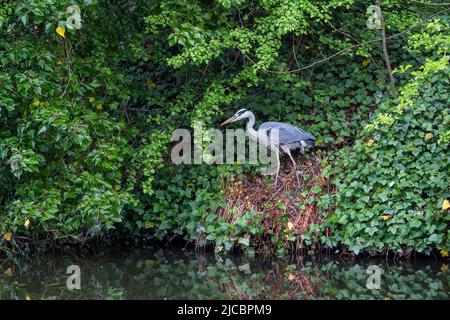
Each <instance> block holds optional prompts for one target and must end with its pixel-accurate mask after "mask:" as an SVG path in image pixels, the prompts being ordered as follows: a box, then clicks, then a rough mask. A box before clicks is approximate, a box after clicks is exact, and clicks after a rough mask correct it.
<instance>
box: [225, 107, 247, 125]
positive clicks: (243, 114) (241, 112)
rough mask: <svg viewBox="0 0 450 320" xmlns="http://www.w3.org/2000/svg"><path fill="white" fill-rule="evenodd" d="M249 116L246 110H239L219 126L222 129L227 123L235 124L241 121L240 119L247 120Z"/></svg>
mask: <svg viewBox="0 0 450 320" xmlns="http://www.w3.org/2000/svg"><path fill="white" fill-rule="evenodd" d="M250 114H251V112H250V111H248V110H247V109H241V110H239V111H238V112H236V113H235V114H234V116H232V117H231V118H230V119H228V120H225V121H224V122H222V123H221V124H220V126H221V127H222V126H224V125H226V124H228V123H232V122H235V121H238V120H242V119H245V118H248V117H249V116H250Z"/></svg>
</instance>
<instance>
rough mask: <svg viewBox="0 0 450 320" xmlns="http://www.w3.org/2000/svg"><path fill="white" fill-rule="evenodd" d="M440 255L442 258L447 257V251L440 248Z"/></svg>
mask: <svg viewBox="0 0 450 320" xmlns="http://www.w3.org/2000/svg"><path fill="white" fill-rule="evenodd" d="M441 256H442V258H445V257H448V251H447V250H444V249H442V250H441Z"/></svg>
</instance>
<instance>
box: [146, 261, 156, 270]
mask: <svg viewBox="0 0 450 320" xmlns="http://www.w3.org/2000/svg"><path fill="white" fill-rule="evenodd" d="M155 264H156V262H155V260H145V267H146V268H153V267H154V266H155Z"/></svg>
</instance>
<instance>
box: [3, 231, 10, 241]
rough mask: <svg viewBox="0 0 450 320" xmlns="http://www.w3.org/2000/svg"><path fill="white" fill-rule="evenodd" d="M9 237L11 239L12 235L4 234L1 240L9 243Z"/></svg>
mask: <svg viewBox="0 0 450 320" xmlns="http://www.w3.org/2000/svg"><path fill="white" fill-rule="evenodd" d="M11 237H12V233H11V232H6V233H5V234H4V235H3V238H5V239H6V241H11Z"/></svg>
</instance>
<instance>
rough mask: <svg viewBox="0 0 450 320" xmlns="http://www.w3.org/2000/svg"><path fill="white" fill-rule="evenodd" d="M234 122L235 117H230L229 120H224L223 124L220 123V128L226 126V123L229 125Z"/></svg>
mask: <svg viewBox="0 0 450 320" xmlns="http://www.w3.org/2000/svg"><path fill="white" fill-rule="evenodd" d="M234 121H236V116H232V117H231V118H230V119H228V120H225V121H224V122H222V123H221V124H220V126H221V127H223V126H224V125H226V124H228V123H231V122H234Z"/></svg>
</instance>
